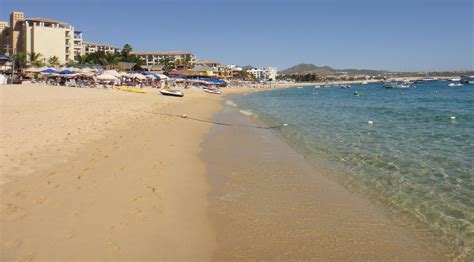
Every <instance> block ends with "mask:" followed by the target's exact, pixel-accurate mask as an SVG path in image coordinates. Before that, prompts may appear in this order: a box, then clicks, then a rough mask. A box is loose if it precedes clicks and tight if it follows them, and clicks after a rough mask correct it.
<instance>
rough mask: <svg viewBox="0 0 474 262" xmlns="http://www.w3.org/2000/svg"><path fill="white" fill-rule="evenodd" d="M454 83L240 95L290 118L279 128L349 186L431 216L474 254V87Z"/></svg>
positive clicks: (451, 242) (270, 117) (271, 117)
mask: <svg viewBox="0 0 474 262" xmlns="http://www.w3.org/2000/svg"><path fill="white" fill-rule="evenodd" d="M447 85H448V82H431V83H424V84H418V85H417V87H416V88H413V89H407V90H393V89H392V90H390V89H384V88H382V87H381V84H369V85H354V86H353V87H352V88H351V89H341V88H314V87H305V88H302V89H298V88H291V89H280V90H274V91H269V92H259V93H252V94H248V95H244V96H235V97H232V98H231V99H232V100H233V102H234V103H236V104H238V107H239V109H240V110H244V111H245V112H246V113H248V112H250V111H249V110H251V112H253V113H254V114H255V115H256V116H257V117H258V118H259V119H261V120H262V121H263V122H266V123H267V124H269V125H274V124H281V123H288V124H289V126H288V127H286V128H284V129H281V130H280V131H279V134H280V135H281V136H282V137H283V138H284V139H285V140H286V141H287V142H289V144H290V145H291V146H293V147H294V148H295V149H297V151H298V152H300V153H301V154H303V155H304V156H305V158H306V159H307V160H309V162H311V163H313V164H318V165H319V164H321V163H324V164H327V165H328V166H330V167H332V168H334V169H337V170H339V171H340V172H335V173H334V174H339V175H337V179H338V180H339V181H341V182H342V183H343V184H344V185H346V186H347V187H349V188H351V189H352V190H355V191H358V192H362V193H364V194H366V195H368V196H370V197H371V198H373V199H374V200H376V201H379V202H380V203H383V204H384V205H387V206H390V207H391V208H392V210H394V211H396V212H399V213H400V214H403V215H405V216H407V217H411V218H414V219H416V220H418V221H421V222H423V223H425V224H426V225H428V226H429V227H430V228H431V229H432V230H433V231H435V232H437V234H438V236H439V237H440V239H439V240H440V241H442V242H443V243H445V244H446V245H448V246H449V247H450V249H451V250H453V251H452V252H453V254H452V256H453V257H459V258H462V259H470V258H472V256H473V254H472V252H473V239H474V165H473V161H472V159H474V86H473V85H471V86H464V87H457V88H450V87H448V86H447ZM355 91H357V92H358V93H359V96H354V92H355ZM451 116H455V120H452V119H451ZM368 121H372V122H373V124H369V123H368Z"/></svg>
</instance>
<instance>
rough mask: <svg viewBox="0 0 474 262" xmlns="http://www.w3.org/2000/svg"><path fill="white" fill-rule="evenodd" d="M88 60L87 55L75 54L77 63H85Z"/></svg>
mask: <svg viewBox="0 0 474 262" xmlns="http://www.w3.org/2000/svg"><path fill="white" fill-rule="evenodd" d="M88 60H89V56H88V55H77V56H76V61H77V63H79V64H85V63H87V61H88Z"/></svg>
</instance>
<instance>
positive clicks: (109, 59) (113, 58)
mask: <svg viewBox="0 0 474 262" xmlns="http://www.w3.org/2000/svg"><path fill="white" fill-rule="evenodd" d="M101 62H102V63H101V64H103V65H105V66H109V67H113V66H114V65H117V64H118V63H119V62H120V56H119V54H115V53H114V54H111V53H107V54H105V56H104V57H103V58H102V61H101Z"/></svg>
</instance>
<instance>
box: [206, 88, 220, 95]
mask: <svg viewBox="0 0 474 262" xmlns="http://www.w3.org/2000/svg"><path fill="white" fill-rule="evenodd" d="M203 90H204V92H207V93H209V94H216V95H219V94H220V93H221V90H219V89H217V88H213V87H208V88H203Z"/></svg>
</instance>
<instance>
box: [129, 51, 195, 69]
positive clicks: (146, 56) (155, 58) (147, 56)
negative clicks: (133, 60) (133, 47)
mask: <svg viewBox="0 0 474 262" xmlns="http://www.w3.org/2000/svg"><path fill="white" fill-rule="evenodd" d="M130 55H133V56H136V57H139V58H141V59H142V60H143V61H144V65H145V66H151V65H163V60H165V59H166V60H168V61H169V62H172V63H174V64H175V65H178V64H181V63H183V62H185V61H188V62H189V63H191V64H192V63H194V61H195V60H196V57H195V56H194V55H193V54H192V53H189V52H183V51H171V52H130Z"/></svg>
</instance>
